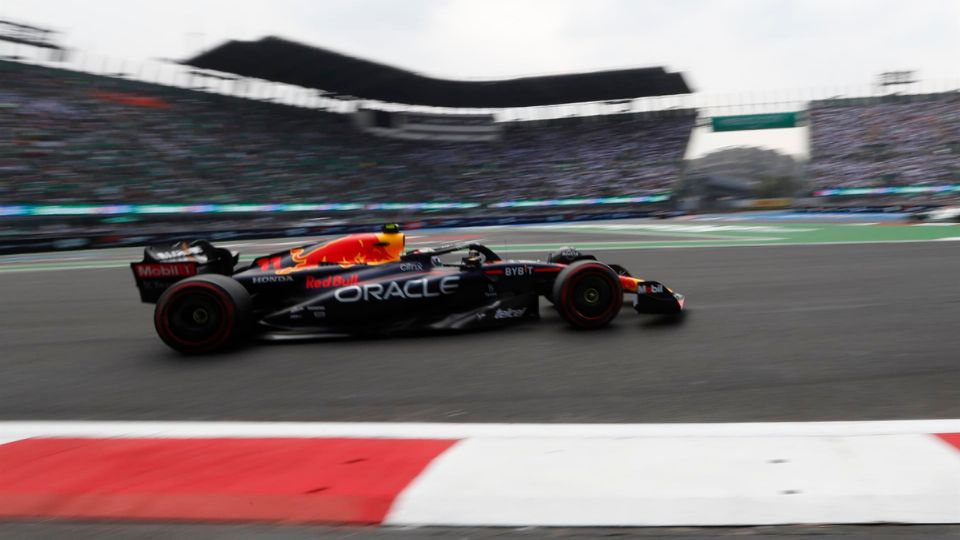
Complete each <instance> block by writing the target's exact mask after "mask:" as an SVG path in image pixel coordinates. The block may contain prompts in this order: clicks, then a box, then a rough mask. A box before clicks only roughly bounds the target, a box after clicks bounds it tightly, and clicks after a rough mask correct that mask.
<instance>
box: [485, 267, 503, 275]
mask: <svg viewBox="0 0 960 540" xmlns="http://www.w3.org/2000/svg"><path fill="white" fill-rule="evenodd" d="M483 273H484V274H487V275H488V276H501V275H503V269H502V268H492V269H490V270H484V271H483Z"/></svg>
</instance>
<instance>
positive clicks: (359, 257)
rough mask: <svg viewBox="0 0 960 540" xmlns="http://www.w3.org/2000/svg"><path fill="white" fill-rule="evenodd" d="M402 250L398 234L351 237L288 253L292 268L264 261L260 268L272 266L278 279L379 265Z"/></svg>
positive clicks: (400, 236) (371, 234)
mask: <svg viewBox="0 0 960 540" xmlns="http://www.w3.org/2000/svg"><path fill="white" fill-rule="evenodd" d="M403 246H404V236H403V233H400V232H396V233H370V234H353V235H350V236H345V237H343V238H338V239H336V240H331V241H329V242H327V243H325V244H322V245H319V246H316V247H312V248H293V249H291V250H290V262H292V263H293V265H292V266H287V267H285V268H283V267H281V261H280V260H275V261H274V260H266V259H265V260H264V261H263V262H262V263H260V264H261V267H266V268H269V267H270V266H273V267H274V268H275V269H276V270H277V274H280V275H284V274H290V273H293V272H298V271H300V270H305V269H308V268H316V267H317V266H319V265H321V264H339V265H342V266H351V265H354V264H383V263H388V262H394V261H398V260H400V255H401V254H402V253H403ZM275 259H279V257H277V258H275Z"/></svg>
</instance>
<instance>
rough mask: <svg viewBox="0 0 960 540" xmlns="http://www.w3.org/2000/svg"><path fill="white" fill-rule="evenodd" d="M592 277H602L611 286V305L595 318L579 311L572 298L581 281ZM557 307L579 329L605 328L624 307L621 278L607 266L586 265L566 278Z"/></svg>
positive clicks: (597, 264)
mask: <svg viewBox="0 0 960 540" xmlns="http://www.w3.org/2000/svg"><path fill="white" fill-rule="evenodd" d="M590 275H595V276H599V277H602V278H603V279H605V280H606V281H607V283H609V284H610V288H611V300H610V305H609V306H608V307H607V309H606V310H604V311H603V312H602V313H601V314H599V315H596V316H593V317H588V316H586V315H584V314H582V313H580V312H579V311H577V309H576V307H575V305H574V303H573V301H572V300H571V298H570V295H571V292H572V291H573V288H574V287H575V286H576V284H577V283H578V282H579V281H580V279H582V278H583V277H586V276H590ZM556 305H557V307H558V308H559V309H560V310H562V311H563V314H564V318H566V319H567V320H568V321H570V323H571V324H574V325H575V326H577V327H580V328H595V327H598V326H603V325H605V324H607V323H608V322H610V321H611V320H612V319H613V318H614V317H615V316H616V315H617V313H619V312H620V308H621V307H623V287H622V286H621V285H620V280H619V277H618V276H616V274H615V273H614V272H613V271H612V270H611V269H610V268H609V267H607V266H606V265H603V264H600V263H591V264H584V265H582V266H580V267H578V268H576V269H575V270H574V271H573V273H571V274H570V275H568V276H566V277H565V281H564V283H563V285H562V286H561V288H560V298H559V301H558V302H557V304H556Z"/></svg>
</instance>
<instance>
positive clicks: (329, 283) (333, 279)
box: [306, 274, 360, 289]
mask: <svg viewBox="0 0 960 540" xmlns="http://www.w3.org/2000/svg"><path fill="white" fill-rule="evenodd" d="M359 281H360V278H359V277H357V275H356V274H354V275H352V276H327V277H325V278H315V277H313V276H307V282H306V287H307V288H308V289H334V288H337V287H346V286H348V285H356V284H357V283H358V282H359Z"/></svg>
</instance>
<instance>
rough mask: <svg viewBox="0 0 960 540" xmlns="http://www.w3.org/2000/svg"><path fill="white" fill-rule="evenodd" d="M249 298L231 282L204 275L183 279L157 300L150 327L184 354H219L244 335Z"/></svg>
mask: <svg viewBox="0 0 960 540" xmlns="http://www.w3.org/2000/svg"><path fill="white" fill-rule="evenodd" d="M251 311H252V306H251V301H250V294H249V293H247V291H246V289H244V288H243V286H242V285H240V284H239V283H237V282H236V281H235V280H234V279H233V278H230V277H227V276H222V275H216V274H204V275H200V276H194V277H191V278H187V279H184V280H183V281H179V282H177V283H175V284H174V285H173V286H171V287H170V288H168V289H167V290H166V291H164V292H163V294H162V295H161V296H160V298H159V300H157V307H156V309H155V310H154V312H153V323H154V326H155V327H156V330H157V334H158V335H159V336H160V339H162V340H163V342H164V343H166V344H167V345H169V346H170V347H171V348H173V349H175V350H177V351H180V352H181V353H184V354H204V353H212V352H216V351H222V350H224V349H227V348H228V347H230V346H232V345H234V344H236V342H237V341H238V339H239V338H240V337H241V336H243V335H244V333H245V331H246V329H247V327H248V325H249V323H250V316H251Z"/></svg>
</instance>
